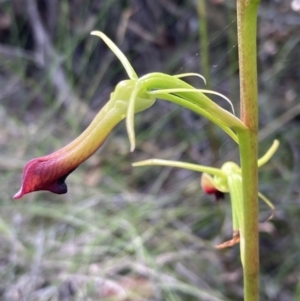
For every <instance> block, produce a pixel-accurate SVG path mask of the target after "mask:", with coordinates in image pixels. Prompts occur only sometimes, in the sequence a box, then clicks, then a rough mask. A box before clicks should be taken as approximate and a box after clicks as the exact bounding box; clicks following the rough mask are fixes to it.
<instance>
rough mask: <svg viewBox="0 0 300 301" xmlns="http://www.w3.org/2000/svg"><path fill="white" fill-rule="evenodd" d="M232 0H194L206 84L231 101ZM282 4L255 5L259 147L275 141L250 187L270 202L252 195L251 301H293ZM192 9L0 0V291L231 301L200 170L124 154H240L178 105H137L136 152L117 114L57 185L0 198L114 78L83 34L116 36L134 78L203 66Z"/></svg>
mask: <svg viewBox="0 0 300 301" xmlns="http://www.w3.org/2000/svg"><path fill="white" fill-rule="evenodd" d="M234 3H235V1H220V0H210V1H207V11H206V18H207V22H208V24H207V25H208V41H207V43H206V44H204V45H206V47H207V48H208V50H209V61H208V62H207V63H208V67H209V70H210V79H211V82H210V85H211V87H212V88H213V89H214V90H217V91H219V92H221V93H224V94H225V95H227V96H228V97H229V98H230V99H231V100H232V101H233V102H234V104H237V103H238V100H239V89H238V64H237V39H236V15H235V6H234ZM295 3H296V1H286V0H285V1H284V0H281V1H267V0H263V1H262V5H261V8H260V20H259V26H258V28H259V33H258V44H259V57H258V60H259V62H258V66H259V106H260V129H261V130H260V154H263V153H264V152H265V151H266V149H267V148H268V147H269V146H270V144H271V142H272V141H273V139H275V138H276V139H279V140H280V141H281V146H280V149H279V151H278V152H277V154H276V155H275V157H274V158H273V159H272V161H271V163H269V164H268V165H267V166H265V167H264V168H263V169H262V170H261V172H260V190H261V191H262V192H263V193H265V194H266V195H267V196H268V197H269V198H270V199H271V200H272V201H273V202H274V204H275V205H276V207H277V211H276V216H275V218H274V219H273V220H272V221H268V222H264V221H265V220H266V218H267V217H268V215H269V214H270V212H269V210H268V208H266V207H265V206H264V205H263V204H262V205H261V217H260V218H261V219H260V220H261V224H260V231H261V238H260V239H261V252H260V253H261V258H260V259H261V283H262V285H261V290H262V292H261V296H262V300H295V301H296V300H300V297H299V296H300V282H299V279H300V278H299V271H300V257H299V255H298V254H299V250H300V239H299V235H298V233H299V228H300V220H299V214H300V206H299V205H300V199H299V184H298V181H299V165H300V152H299V146H300V145H299V142H298V141H300V140H299V136H300V131H299V118H298V115H299V113H300V105H299V96H298V94H299V90H300V88H299V84H298V83H299V81H300V72H299V67H300V64H299V61H300V52H299V40H300V35H299V25H300V24H299V23H300V21H299V20H300V18H299V13H298V12H297V11H295V9H296V5H295ZM196 8H197V5H196V2H195V1H189V0H186V1H171V0H160V1H153V0H143V1H141V0H131V1H111V0H98V1H97V0H94V1H92V0H91V1H83V0H69V1H67V0H61V1H58V0H38V1H34V0H23V1H22V0H13V1H6V0H2V1H1V2H0V43H1V44H0V57H1V60H0V87H1V89H0V99H1V100H0V125H1V131H0V171H1V173H0V190H1V198H0V202H1V211H0V246H1V247H0V299H2V300H8V301H11V300H12V301H18V300H39V301H40V300H51V301H52V300H63V301H65V300H100V299H101V300H102V299H105V298H107V297H113V298H114V300H118V301H119V300H133V301H136V300H208V301H211V300H242V283H241V279H242V269H241V267H240V261H239V253H238V252H239V247H238V246H235V247H233V248H230V249H227V250H224V251H219V250H215V249H214V245H216V244H218V243H220V242H222V241H224V240H226V239H228V238H229V237H230V236H231V217H230V212H231V211H230V206H229V203H228V200H226V199H225V200H224V201H220V202H218V203H216V202H214V200H213V199H212V198H211V197H208V196H205V195H203V193H202V191H201V189H200V186H199V174H197V173H193V172H189V171H186V170H178V169H170V168H159V167H152V168H136V169H133V168H132V167H131V165H130V163H131V162H133V161H137V160H140V159H146V158H150V157H158V158H163V159H175V160H183V161H188V162H192V163H199V164H205V165H215V166H220V165H221V164H222V163H223V162H224V161H225V160H233V161H236V160H237V153H236V147H235V145H234V143H232V142H231V141H230V140H229V139H228V138H227V137H226V136H225V135H223V134H222V133H221V132H220V131H219V130H217V129H216V128H214V127H213V126H211V125H209V123H208V122H207V121H206V120H204V119H203V118H199V117H198V116H195V115H194V114H193V113H191V112H188V111H186V110H183V109H182V108H177V107H175V106H173V105H171V104H169V103H164V102H158V103H157V104H156V105H155V106H154V107H153V108H151V109H150V110H148V111H146V112H144V113H142V114H138V115H137V119H136V121H137V123H136V128H137V133H138V137H137V138H138V141H137V150H136V151H135V152H134V153H129V144H128V139H127V136H126V133H125V130H124V124H121V125H120V126H118V127H117V129H116V130H115V131H114V132H113V133H112V134H111V135H110V138H109V139H108V141H107V142H106V143H105V145H104V146H103V148H102V150H101V151H99V152H97V153H96V154H95V155H94V156H93V157H92V158H90V159H89V160H88V161H87V162H86V163H84V164H83V165H82V166H81V167H80V168H78V170H77V171H76V172H75V173H73V174H72V175H71V176H70V178H69V179H68V186H69V193H68V194H67V195H63V196H57V195H53V194H50V193H43V192H41V193H34V194H30V195H28V196H26V197H25V198H23V199H22V200H20V201H13V200H12V195H13V194H14V193H15V192H16V191H17V190H18V189H19V185H20V181H21V170H22V168H23V166H24V164H25V163H26V162H27V161H28V160H29V159H31V158H33V157H37V156H41V155H44V154H47V153H50V152H52V151H54V150H56V149H58V148H60V147H62V146H64V145H65V144H67V143H68V142H69V141H71V140H72V139H73V138H75V137H76V136H77V135H78V134H79V133H80V132H81V131H82V130H83V129H84V128H85V127H86V126H87V125H88V124H89V122H90V121H91V120H92V118H93V117H94V116H95V114H96V113H97V111H98V110H99V109H100V108H101V107H102V106H103V104H104V103H105V102H106V101H107V99H108V98H109V94H110V93H111V92H112V91H113V89H114V87H115V85H116V84H117V83H118V82H119V81H120V80H122V79H124V78H125V77H126V75H125V73H124V71H123V69H122V66H121V64H120V63H119V62H118V60H117V59H116V58H115V57H114V55H113V54H112V53H111V52H110V51H109V50H108V49H107V47H106V46H105V45H104V43H103V42H101V41H100V40H98V39H97V38H95V37H92V36H90V35H89V32H90V31H91V30H94V29H98V30H102V31H104V32H105V33H106V34H107V35H108V36H109V37H111V38H112V39H113V40H114V41H116V42H117V44H118V45H119V46H120V47H121V49H122V50H123V51H124V53H125V54H126V55H127V56H128V57H129V58H130V61H131V62H132V64H133V66H134V67H135V69H136V70H137V72H138V73H139V74H140V75H142V74H146V73H148V72H154V71H161V72H166V73H170V74H176V73H182V72H200V73H201V72H202V70H203V69H204V68H205V66H201V63H200V59H201V53H203V52H205V49H204V48H203V47H204V46H203V44H202V47H200V40H201V37H202V38H203V33H202V36H201V35H200V34H199V15H198V13H197V9H196ZM199 35H200V37H199ZM191 83H192V84H194V85H196V86H199V87H202V86H203V84H202V83H201V81H199V80H198V79H196V80H194V81H192V80H191ZM216 101H220V100H219V99H216ZM221 101H222V100H221ZM224 107H228V105H227V104H225V103H224ZM228 109H229V108H228Z"/></svg>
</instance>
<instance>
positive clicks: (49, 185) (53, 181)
mask: <svg viewBox="0 0 300 301" xmlns="http://www.w3.org/2000/svg"><path fill="white" fill-rule="evenodd" d="M91 34H92V35H96V36H98V37H100V38H101V39H102V40H103V41H104V42H105V43H106V44H107V46H108V47H109V48H110V49H111V50H112V51H113V52H114V53H115V55H116V56H117V57H118V58H119V60H120V61H121V63H122V64H123V66H124V68H125V70H126V72H127V75H128V77H129V79H127V80H123V81H121V82H120V83H119V84H118V85H117V86H116V89H115V91H114V92H113V93H111V97H110V99H109V101H108V102H107V103H106V105H105V106H104V107H103V108H102V109H101V110H100V112H99V113H98V114H97V116H96V117H95V119H94V120H93V121H92V123H91V124H90V125H89V126H88V128H87V129H86V130H85V131H84V132H83V133H82V134H81V135H80V136H79V137H78V138H76V139H75V140H74V141H72V142H71V143H69V144H68V145H67V146H65V147H63V148H62V149H60V150H58V151H56V152H54V153H52V154H50V155H47V156H43V157H39V158H35V159H32V160H30V161H29V162H28V163H27V164H26V165H25V167H24V170H23V180H22V186H21V189H20V190H19V191H18V192H17V193H16V194H15V196H14V198H15V199H19V198H21V197H22V196H23V195H25V194H27V193H30V192H33V191H38V190H47V191H51V192H53V193H57V194H63V193H66V192H67V185H66V183H65V180H66V178H67V177H68V175H69V174H70V173H71V172H73V171H74V170H75V169H76V168H77V167H78V166H79V165H80V164H81V163H82V162H84V161H85V160H87V159H88V158H89V157H90V156H91V155H92V154H93V153H94V152H95V151H96V150H97V149H98V148H99V147H100V146H101V145H102V144H103V142H104V141H105V139H106V138H107V136H108V135H109V133H110V132H111V131H112V130H113V128H114V127H115V126H116V125H117V124H118V123H119V122H120V121H121V120H123V119H124V118H126V127H127V132H128V136H129V140H130V144H131V151H133V150H134V148H135V132H134V114H135V113H137V112H140V111H143V110H146V109H147V108H149V107H151V106H152V105H153V104H154V103H155V100H156V98H160V99H163V100H166V101H170V102H173V103H175V104H178V105H180V106H183V107H185V108H188V109H190V110H192V111H194V112H196V113H198V114H200V115H202V116H204V117H206V118H207V119H209V120H211V121H212V122H214V123H215V124H216V125H218V126H219V127H220V128H221V129H223V130H224V131H225V132H226V133H227V134H228V135H229V136H230V137H231V138H232V139H233V140H234V141H236V142H237V143H238V136H237V133H239V132H243V131H245V130H247V128H246V126H245V125H244V124H243V123H242V122H241V121H240V120H239V119H238V118H237V117H235V116H234V114H231V113H230V112H228V111H226V110H224V109H222V108H221V107H220V106H218V105H217V104H216V103H214V102H213V101H212V100H211V99H209V98H208V97H207V96H206V95H205V94H215V95H218V96H220V97H222V98H224V99H225V100H226V101H228V102H229V103H230V101H229V100H228V99H227V98H226V97H225V96H223V95H222V94H220V93H218V92H215V91H211V90H205V89H196V88H194V87H192V86H191V85H189V84H187V83H186V82H184V81H183V80H182V79H181V78H184V77H187V76H198V77H200V78H203V77H202V76H201V75H199V74H196V73H185V74H179V75H173V76H172V75H168V74H164V73H158V72H155V73H150V74H146V75H144V76H142V77H138V76H137V74H136V72H135V71H134V69H133V67H132V66H131V64H130V63H129V61H128V60H127V58H126V57H125V55H124V54H123V53H122V52H121V50H120V49H119V48H118V47H117V46H116V45H115V44H114V43H113V42H112V41H111V40H110V39H109V38H108V37H107V36H106V35H105V34H104V33H102V32H100V31H93V32H92V33H91Z"/></svg>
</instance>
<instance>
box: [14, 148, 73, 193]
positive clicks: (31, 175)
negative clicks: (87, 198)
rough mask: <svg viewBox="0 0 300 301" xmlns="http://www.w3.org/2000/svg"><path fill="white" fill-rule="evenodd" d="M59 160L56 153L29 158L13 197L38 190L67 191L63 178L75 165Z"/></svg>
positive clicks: (64, 178)
mask: <svg viewBox="0 0 300 301" xmlns="http://www.w3.org/2000/svg"><path fill="white" fill-rule="evenodd" d="M61 161H62V160H61V158H59V156H58V155H57V154H56V153H53V154H52V155H49V156H45V157H40V158H36V159H33V160H30V161H29V162H28V163H27V164H26V165H25V167H24V171H23V183H22V187H21V189H20V190H19V191H18V192H17V193H16V194H15V195H14V199H20V198H21V197H22V196H23V195H25V194H27V193H30V192H33V191H39V190H46V191H50V192H53V193H56V194H64V193H67V191H68V187H67V185H66V183H65V180H66V178H67V176H68V175H69V174H70V173H71V172H72V171H74V170H75V169H76V167H77V166H74V164H64V162H61Z"/></svg>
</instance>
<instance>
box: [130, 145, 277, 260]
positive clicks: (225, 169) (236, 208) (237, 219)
mask: <svg viewBox="0 0 300 301" xmlns="http://www.w3.org/2000/svg"><path fill="white" fill-rule="evenodd" d="M278 147H279V142H278V141H277V140H275V141H274V142H273V144H272V146H271V147H270V149H269V150H268V151H267V152H266V154H265V155H264V156H263V157H262V158H260V159H259V160H258V163H257V165H258V167H261V166H263V165H264V164H265V163H267V162H268V161H269V160H270V159H271V157H272V156H273V155H274V153H275V152H276V150H277V149H278ZM132 165H133V166H135V167H137V166H147V165H160V166H170V167H177V168H184V169H189V170H193V171H197V172H201V173H203V174H202V178H201V186H202V189H203V191H204V192H205V193H208V194H213V195H215V197H216V199H219V198H222V196H223V194H224V193H229V195H230V199H231V208H232V220H233V223H232V224H233V225H232V226H233V237H232V239H231V240H229V241H226V242H224V243H222V244H220V245H218V246H216V247H217V248H219V249H221V248H225V247H230V246H233V245H235V244H236V243H238V242H241V259H242V262H243V254H244V220H243V216H244V213H243V193H242V181H243V179H242V173H241V168H240V167H239V166H238V165H237V164H236V163H234V162H226V163H224V164H223V165H222V167H221V168H214V167H209V166H203V165H197V164H191V163H185V162H180V161H168V160H162V159H149V160H144V161H140V162H136V163H133V164H132ZM258 197H259V198H260V199H262V200H263V201H264V202H265V203H266V204H267V205H268V206H269V207H270V208H271V210H272V214H271V216H270V217H269V219H270V218H272V217H273V215H274V210H275V208H274V206H273V204H272V203H271V202H270V200H269V199H267V197H265V196H264V195H263V194H262V193H260V192H259V193H258Z"/></svg>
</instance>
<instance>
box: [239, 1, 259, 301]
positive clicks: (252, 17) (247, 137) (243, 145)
mask: <svg viewBox="0 0 300 301" xmlns="http://www.w3.org/2000/svg"><path fill="white" fill-rule="evenodd" d="M259 2H260V1H259V0H237V21H238V45H239V67H240V98H241V119H242V121H243V122H244V123H245V125H246V126H247V128H248V130H247V131H242V132H239V133H238V137H239V142H240V144H239V147H240V158H241V167H242V178H243V202H244V204H243V215H244V231H245V232H244V238H241V243H242V244H244V245H243V249H244V252H245V253H244V298H245V299H244V300H245V301H258V300H259V246H258V197H257V195H258V174H257V169H258V168H257V130H258V109H257V70H256V64H257V61H256V58H257V55H256V23H257V9H258V6H259Z"/></svg>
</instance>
